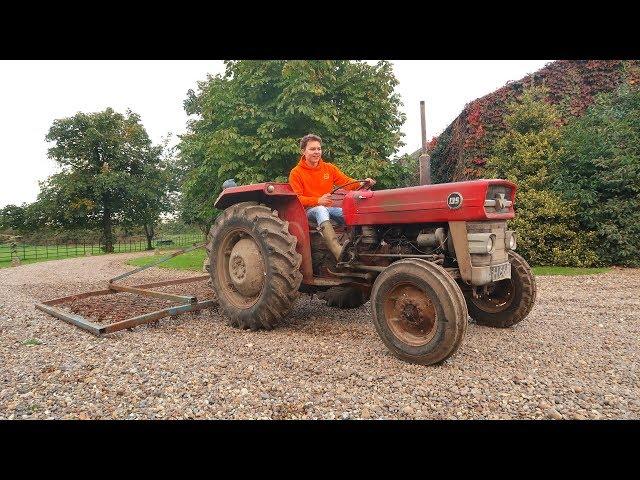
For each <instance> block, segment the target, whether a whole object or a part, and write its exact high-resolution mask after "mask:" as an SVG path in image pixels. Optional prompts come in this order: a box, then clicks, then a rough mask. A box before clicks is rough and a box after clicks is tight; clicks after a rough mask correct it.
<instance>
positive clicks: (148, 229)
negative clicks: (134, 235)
mask: <svg viewBox="0 0 640 480" xmlns="http://www.w3.org/2000/svg"><path fill="white" fill-rule="evenodd" d="M144 234H145V236H146V237H147V250H153V246H152V245H151V240H153V234H154V228H153V224H151V225H146V224H145V226H144Z"/></svg>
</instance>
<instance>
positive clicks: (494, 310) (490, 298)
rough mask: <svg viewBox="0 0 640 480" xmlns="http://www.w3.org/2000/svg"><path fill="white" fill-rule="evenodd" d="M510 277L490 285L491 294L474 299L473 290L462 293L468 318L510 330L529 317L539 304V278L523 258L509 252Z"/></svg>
mask: <svg viewBox="0 0 640 480" xmlns="http://www.w3.org/2000/svg"><path fill="white" fill-rule="evenodd" d="M509 262H511V278H510V279H507V280H501V281H499V282H495V283H494V284H492V285H490V286H489V288H488V293H482V294H479V295H478V298H474V297H473V294H472V291H471V289H470V288H468V287H467V288H464V289H463V293H464V296H465V300H466V301H467V307H468V308H469V315H470V316H471V318H473V319H474V320H475V321H476V323H477V324H478V325H484V326H487V327H496V328H507V327H511V326H512V325H515V324H516V323H518V322H521V321H522V320H524V319H525V318H526V316H527V315H529V312H530V311H531V309H532V308H533V304H534V303H535V301H536V293H537V289H536V279H535V277H534V276H533V273H532V272H531V267H529V264H528V263H527V262H526V260H525V259H524V258H522V257H521V256H520V255H518V254H517V253H515V252H512V251H510V252H509Z"/></svg>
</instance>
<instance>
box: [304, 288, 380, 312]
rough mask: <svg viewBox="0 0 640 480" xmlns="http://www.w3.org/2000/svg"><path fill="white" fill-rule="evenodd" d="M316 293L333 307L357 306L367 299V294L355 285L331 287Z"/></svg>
mask: <svg viewBox="0 0 640 480" xmlns="http://www.w3.org/2000/svg"><path fill="white" fill-rule="evenodd" d="M316 295H317V296H318V298H320V299H321V300H324V301H325V302H326V303H327V306H328V307H335V308H358V307H360V306H362V305H364V304H365V303H367V302H368V301H369V294H368V293H365V292H364V291H362V290H361V289H359V288H356V287H331V288H330V289H328V290H327V291H325V292H319V293H317V294H316Z"/></svg>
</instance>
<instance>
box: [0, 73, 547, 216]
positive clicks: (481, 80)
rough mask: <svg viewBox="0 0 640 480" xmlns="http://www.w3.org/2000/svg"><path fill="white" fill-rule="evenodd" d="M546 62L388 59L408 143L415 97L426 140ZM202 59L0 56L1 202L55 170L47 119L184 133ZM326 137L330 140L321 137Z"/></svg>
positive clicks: (155, 137)
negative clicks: (102, 120) (127, 123)
mask: <svg viewBox="0 0 640 480" xmlns="http://www.w3.org/2000/svg"><path fill="white" fill-rule="evenodd" d="M548 62H550V60H491V61H488V60H471V61H460V60H455V61H454V60H448V61H444V60H402V61H394V62H393V64H394V71H395V75H396V78H397V79H398V80H399V82H400V83H399V85H398V86H397V87H396V90H397V92H398V93H400V95H401V97H402V102H403V103H404V107H403V110H404V112H405V114H406V116H407V119H406V122H405V125H404V127H403V129H402V130H403V132H404V133H405V137H404V142H405V143H406V144H407V145H406V146H405V147H404V148H403V149H401V150H400V151H399V152H398V153H399V154H402V153H410V152H413V151H415V150H417V149H418V148H420V146H421V145H422V140H421V138H420V136H421V132H420V100H425V102H426V121H427V139H431V137H433V136H435V135H439V134H440V133H442V131H443V130H444V129H445V128H446V127H447V126H448V125H449V123H451V122H452V121H453V119H454V118H456V117H457V116H458V115H459V114H460V112H461V111H462V109H463V108H464V106H465V104H467V103H469V102H470V101H472V100H474V99H476V98H479V97H482V96H484V95H486V94H488V93H491V92H492V91H494V90H496V89H498V88H500V87H502V86H503V85H504V84H505V83H507V82H508V81H510V80H519V79H520V78H522V77H524V76H525V75H527V74H529V73H532V72H535V71H536V70H538V69H540V68H542V67H543V66H544V65H545V64H546V63H548ZM223 70H224V65H223V63H222V61H219V60H208V61H194V60H181V61H155V60H154V61H151V60H144V61H134V60H129V61H104V60H98V61H79V60H78V61H58V60H50V61H30V60H29V61H7V60H2V61H0V208H1V207H4V206H5V205H7V204H10V203H14V204H17V205H20V204H21V203H23V202H33V201H34V200H35V199H36V197H37V195H38V191H39V186H38V181H39V180H44V179H45V178H47V177H48V176H49V175H51V174H52V173H54V172H56V171H57V169H56V165H55V162H54V161H53V160H49V159H48V158H47V149H48V148H49V147H50V145H49V144H48V143H47V142H46V141H45V136H46V134H47V132H48V131H49V128H50V127H51V124H52V123H53V121H54V120H55V119H57V118H64V117H69V116H72V115H74V114H75V113H77V112H79V111H82V112H97V111H100V110H104V109H105V108H107V107H112V108H114V109H115V110H116V111H119V112H122V113H124V111H125V110H126V109H127V108H130V109H131V110H133V111H134V112H136V113H138V114H139V115H140V116H141V118H142V124H143V125H144V127H145V128H146V130H147V132H148V133H149V135H150V136H151V139H152V141H153V142H154V143H159V142H160V141H161V139H162V138H163V137H164V136H166V135H167V134H169V133H172V134H174V135H178V134H181V133H184V131H185V127H186V121H187V115H186V114H185V112H184V109H183V107H182V102H183V100H184V99H185V98H186V92H187V90H188V89H190V88H193V89H194V90H196V89H197V85H196V82H197V81H198V80H205V79H206V75H207V73H210V74H212V75H213V74H216V73H222V72H223ZM327 141H328V142H330V141H331V140H330V139H327Z"/></svg>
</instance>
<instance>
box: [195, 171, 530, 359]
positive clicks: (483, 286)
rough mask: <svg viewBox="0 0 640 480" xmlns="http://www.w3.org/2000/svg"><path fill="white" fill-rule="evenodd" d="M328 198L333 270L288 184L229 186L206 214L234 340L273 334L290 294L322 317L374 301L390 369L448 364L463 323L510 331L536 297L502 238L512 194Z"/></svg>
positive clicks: (212, 266) (495, 184)
mask: <svg viewBox="0 0 640 480" xmlns="http://www.w3.org/2000/svg"><path fill="white" fill-rule="evenodd" d="M345 186H346V185H342V186H340V187H337V188H336V189H334V191H333V192H332V199H333V201H334V206H339V207H342V209H343V212H344V218H345V223H346V225H345V226H342V227H341V226H335V230H336V233H337V235H338V236H339V237H340V241H341V243H343V244H346V245H347V246H346V250H345V251H344V254H343V255H342V256H341V257H340V261H336V258H335V257H334V255H332V253H331V252H330V251H329V249H328V248H327V246H326V244H325V242H324V240H323V238H322V237H321V235H320V233H318V231H317V229H316V228H317V226H316V225H315V224H312V223H311V222H309V221H308V220H307V216H306V213H305V209H304V208H303V206H302V204H301V203H300V201H299V200H298V197H297V196H296V194H295V193H294V192H293V190H292V189H291V187H290V186H289V184H288V183H260V184H255V185H247V186H235V187H230V188H226V189H224V190H223V191H222V193H221V194H220V196H219V197H218V198H217V200H216V202H215V206H216V208H218V209H223V210H224V212H223V213H222V214H221V215H219V216H218V218H217V219H216V221H215V223H214V225H213V226H212V227H211V230H210V232H209V238H210V242H209V244H208V246H207V254H208V256H209V259H208V268H207V269H208V270H209V273H210V275H211V279H212V285H213V288H214V290H215V292H216V294H217V296H218V301H219V305H220V307H221V308H222V309H223V310H224V312H225V313H226V315H227V316H228V318H229V321H230V324H231V325H233V326H235V327H238V328H251V329H253V330H255V329H261V328H265V329H271V328H273V327H274V326H275V325H276V324H277V322H278V321H279V320H280V319H281V318H282V317H283V316H284V315H286V314H287V312H288V311H289V310H290V309H291V307H292V305H293V304H294V302H295V300H296V298H297V297H298V294H299V292H303V293H309V294H313V293H316V294H317V295H318V296H319V297H320V298H322V299H324V300H325V301H326V303H327V305H329V306H334V307H338V308H355V307H358V306H360V305H362V304H364V303H365V302H366V301H367V300H369V299H371V311H372V313H373V323H374V325H375V327H376V330H377V331H378V334H379V335H380V338H381V339H382V341H383V342H384V343H385V345H386V346H387V347H388V348H389V350H391V352H393V353H394V354H395V355H396V356H398V357H399V358H401V359H403V360H406V361H409V362H414V363H420V364H425V365H431V364H436V363H439V362H442V361H444V360H445V359H446V358H448V357H450V356H451V355H453V354H454V353H455V352H456V350H457V349H458V348H459V346H460V345H461V343H462V339H463V338H464V335H465V332H466V329H467V321H468V316H471V317H472V318H473V319H474V320H475V321H476V322H477V324H479V325H487V326H491V327H509V326H511V325H514V324H516V323H518V322H520V321H521V320H523V319H524V318H525V317H526V316H527V315H528V314H529V311H530V310H531V308H532V307H533V304H534V301H535V297H536V284H535V278H534V276H533V274H532V273H531V269H530V268H529V265H528V264H527V262H526V261H525V260H524V259H523V258H522V257H521V256H520V255H518V254H517V253H515V251H514V250H515V248H516V237H515V234H514V232H513V231H510V230H507V228H506V223H507V220H508V219H510V218H513V216H514V209H513V201H514V195H515V191H516V186H515V185H514V184H513V183H511V182H508V181H505V180H474V181H468V182H459V183H445V184H436V185H422V186H416V187H408V188H397V189H392V190H379V191H372V190H370V189H369V188H368V185H367V184H366V183H365V184H363V185H362V186H361V187H360V188H359V189H358V190H350V191H347V190H343V189H342V187H345Z"/></svg>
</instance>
